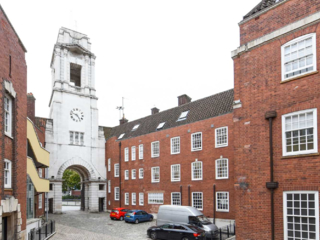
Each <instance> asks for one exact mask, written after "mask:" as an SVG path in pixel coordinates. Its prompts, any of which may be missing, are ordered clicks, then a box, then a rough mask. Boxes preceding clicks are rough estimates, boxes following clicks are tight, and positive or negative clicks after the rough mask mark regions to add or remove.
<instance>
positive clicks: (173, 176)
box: [171, 164, 180, 182]
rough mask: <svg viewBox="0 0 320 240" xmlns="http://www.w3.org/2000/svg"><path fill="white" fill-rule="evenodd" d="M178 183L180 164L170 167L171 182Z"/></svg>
mask: <svg viewBox="0 0 320 240" xmlns="http://www.w3.org/2000/svg"><path fill="white" fill-rule="evenodd" d="M178 181H180V164H175V165H171V182H178Z"/></svg>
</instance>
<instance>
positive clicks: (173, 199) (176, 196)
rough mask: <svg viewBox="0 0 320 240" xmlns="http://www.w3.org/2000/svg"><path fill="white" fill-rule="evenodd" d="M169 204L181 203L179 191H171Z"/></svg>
mask: <svg viewBox="0 0 320 240" xmlns="http://www.w3.org/2000/svg"><path fill="white" fill-rule="evenodd" d="M171 205H178V206H180V205H181V194H180V193H179V192H172V193H171Z"/></svg>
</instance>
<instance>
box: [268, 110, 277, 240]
mask: <svg viewBox="0 0 320 240" xmlns="http://www.w3.org/2000/svg"><path fill="white" fill-rule="evenodd" d="M265 117H266V119H267V120H269V145H270V146H269V148H270V182H267V183H266V186H267V188H268V189H269V190H270V191H271V199H270V200H271V239H272V240H274V239H275V236H274V190H275V189H277V188H278V186H279V183H278V182H274V181H273V135H272V120H273V119H274V118H276V117H277V112H276V111H269V112H266V116H265Z"/></svg>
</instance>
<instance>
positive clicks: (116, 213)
mask: <svg viewBox="0 0 320 240" xmlns="http://www.w3.org/2000/svg"><path fill="white" fill-rule="evenodd" d="M127 212H128V209H125V208H113V209H112V210H111V212H110V218H111V220H114V219H117V220H121V221H122V220H123V219H124V215H125V214H126V213H127Z"/></svg>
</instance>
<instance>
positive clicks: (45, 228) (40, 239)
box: [28, 220, 56, 240]
mask: <svg viewBox="0 0 320 240" xmlns="http://www.w3.org/2000/svg"><path fill="white" fill-rule="evenodd" d="M55 232H56V224H55V221H53V220H50V221H48V222H47V223H45V224H43V225H42V226H41V227H39V228H34V229H31V230H30V232H29V233H28V239H29V240H46V239H49V238H50V237H51V236H52V235H53V234H55Z"/></svg>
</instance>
